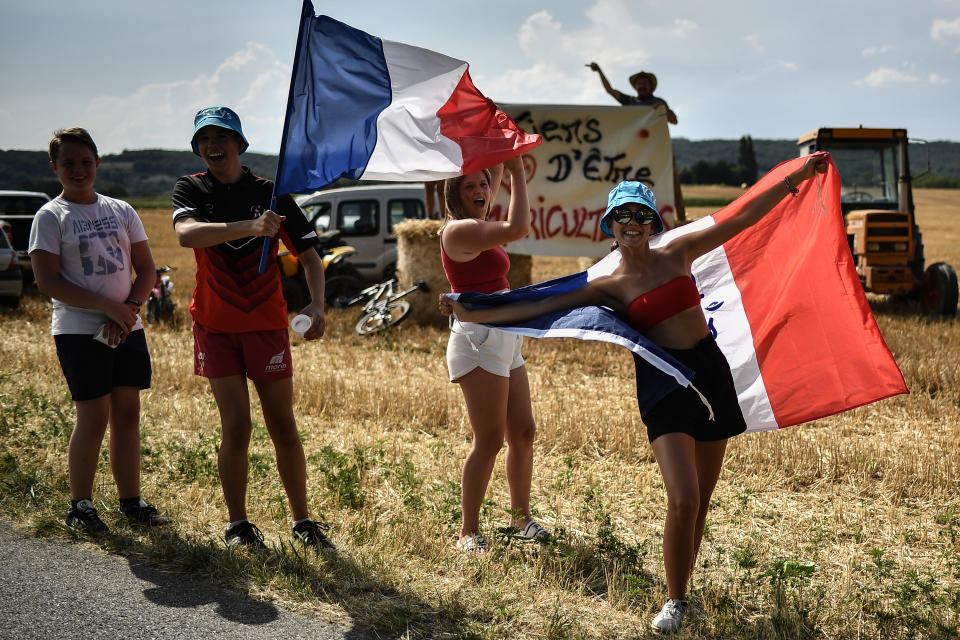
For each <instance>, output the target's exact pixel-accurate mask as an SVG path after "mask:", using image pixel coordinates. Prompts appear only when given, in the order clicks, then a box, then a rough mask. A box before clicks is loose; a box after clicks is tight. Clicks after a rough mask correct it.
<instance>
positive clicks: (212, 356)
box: [193, 322, 293, 380]
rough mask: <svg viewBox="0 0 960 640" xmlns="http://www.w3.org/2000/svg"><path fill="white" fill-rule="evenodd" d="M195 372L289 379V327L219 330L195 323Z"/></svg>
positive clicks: (209, 375) (202, 374)
mask: <svg viewBox="0 0 960 640" xmlns="http://www.w3.org/2000/svg"><path fill="white" fill-rule="evenodd" d="M193 372H194V373H195V374H197V375H198V376H203V377H205V378H224V377H226V376H237V375H245V376H247V377H248V378H250V379H251V380H280V379H282V378H289V377H291V376H292V375H293V359H292V358H291V356H290V336H289V335H288V334H287V330H286V329H274V330H271V331H248V332H245V333H216V332H213V331H207V330H206V329H204V328H203V327H202V326H200V325H199V324H197V323H196V322H194V323H193Z"/></svg>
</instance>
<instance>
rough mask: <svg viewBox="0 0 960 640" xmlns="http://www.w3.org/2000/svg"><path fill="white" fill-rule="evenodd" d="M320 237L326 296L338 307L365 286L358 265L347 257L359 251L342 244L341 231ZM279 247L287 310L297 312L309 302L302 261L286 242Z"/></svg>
mask: <svg viewBox="0 0 960 640" xmlns="http://www.w3.org/2000/svg"><path fill="white" fill-rule="evenodd" d="M319 237H320V243H319V244H318V245H317V253H319V254H320V258H321V260H323V275H324V278H325V279H326V283H325V287H324V298H325V300H326V303H327V304H328V305H330V306H334V307H336V306H339V301H340V300H343V299H349V298H351V297H353V296H355V295H356V294H357V293H358V292H359V291H360V290H361V289H363V288H364V286H366V282H365V281H364V279H363V276H362V275H361V274H360V272H359V271H357V268H356V267H354V266H353V265H352V264H350V263H349V262H348V261H347V257H348V256H350V255H353V254H354V253H356V252H357V250H356V249H354V248H353V247H351V246H349V245H345V244H343V243H342V241H341V240H340V232H339V231H337V230H335V229H334V230H332V231H325V232H323V233H321V234H320V236H319ZM279 248H280V251H279V252H278V253H277V263H278V265H279V266H280V276H281V279H280V283H281V286H282V287H283V297H284V299H286V301H287V310H288V311H291V312H296V311H299V310H300V309H302V308H303V307H305V306H306V305H308V304H309V303H310V290H309V289H307V281H306V277H305V276H304V272H303V266H301V265H300V260H298V259H297V257H296V256H295V255H293V253H291V252H290V251H289V250H288V249H287V248H286V247H285V246H283V243H281V244H280V247H279Z"/></svg>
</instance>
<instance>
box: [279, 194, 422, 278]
mask: <svg viewBox="0 0 960 640" xmlns="http://www.w3.org/2000/svg"><path fill="white" fill-rule="evenodd" d="M294 200H296V202H297V204H298V205H300V208H301V209H303V212H304V213H305V214H306V216H307V220H310V221H311V222H312V223H313V225H314V226H315V227H316V228H317V233H322V232H324V231H329V230H330V229H339V230H340V234H341V237H342V239H343V242H344V243H345V244H348V245H350V246H352V247H354V248H355V249H356V250H357V252H356V253H355V254H354V255H352V256H350V257H349V258H348V260H349V261H350V263H351V264H352V265H354V266H355V267H356V268H357V270H358V271H360V273H361V274H362V275H363V277H364V278H366V279H367V280H370V281H380V280H386V279H387V278H391V277H393V275H394V274H395V273H396V269H397V238H396V236H394V235H393V225H395V224H396V223H398V222H400V221H401V220H406V219H410V218H416V219H421V218H426V217H427V207H426V202H425V196H424V190H423V183H421V182H416V183H393V184H376V185H369V186H367V185H364V186H358V187H342V188H339V189H329V190H327V191H317V192H316V193H312V194H308V195H301V196H295V197H294Z"/></svg>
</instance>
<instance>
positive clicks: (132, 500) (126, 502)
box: [120, 496, 140, 509]
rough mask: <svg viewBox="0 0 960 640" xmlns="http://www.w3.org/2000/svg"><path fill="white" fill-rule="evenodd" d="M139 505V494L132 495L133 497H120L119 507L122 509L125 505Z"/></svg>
mask: <svg viewBox="0 0 960 640" xmlns="http://www.w3.org/2000/svg"><path fill="white" fill-rule="evenodd" d="M139 506H140V496H134V497H133V498H120V508H121V509H124V508H126V507H139Z"/></svg>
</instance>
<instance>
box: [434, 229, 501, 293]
mask: <svg viewBox="0 0 960 640" xmlns="http://www.w3.org/2000/svg"><path fill="white" fill-rule="evenodd" d="M440 260H441V261H442V262H443V272H444V273H446V274H447V281H448V282H449V283H450V290H451V291H453V293H465V292H467V291H478V292H480V293H496V292H497V291H503V290H504V289H509V288H510V282H509V281H507V271H509V270H510V257H509V256H508V255H507V252H506V251H504V249H503V247H496V248H494V249H487V250H485V251H481V252H480V255H478V256H477V257H476V258H474V259H473V260H468V261H466V262H456V261H454V260H451V259H450V257H449V256H447V252H446V251H444V250H443V242H442V241H441V242H440Z"/></svg>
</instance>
